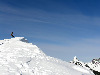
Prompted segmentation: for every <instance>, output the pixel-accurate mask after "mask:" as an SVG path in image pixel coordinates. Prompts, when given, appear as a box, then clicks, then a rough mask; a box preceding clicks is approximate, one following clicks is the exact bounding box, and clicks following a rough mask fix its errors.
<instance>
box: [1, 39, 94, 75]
mask: <svg viewBox="0 0 100 75" xmlns="http://www.w3.org/2000/svg"><path fill="white" fill-rule="evenodd" d="M0 75H94V74H93V73H91V72H90V71H89V70H87V69H85V68H82V67H80V66H76V65H73V64H70V63H68V62H65V61H62V60H60V59H56V58H53V57H49V56H47V55H45V53H43V52H42V51H41V50H40V49H39V48H38V47H37V46H36V45H33V44H32V43H28V41H27V39H25V38H24V37H15V38H12V39H4V40H0Z"/></svg>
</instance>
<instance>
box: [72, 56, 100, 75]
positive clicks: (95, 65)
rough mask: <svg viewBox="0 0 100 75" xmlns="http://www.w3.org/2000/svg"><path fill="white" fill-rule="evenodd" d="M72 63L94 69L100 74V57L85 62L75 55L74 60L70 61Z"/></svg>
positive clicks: (96, 73)
mask: <svg viewBox="0 0 100 75" xmlns="http://www.w3.org/2000/svg"><path fill="white" fill-rule="evenodd" d="M70 63H73V64H75V65H78V66H81V67H83V68H85V69H88V70H91V71H93V73H94V74H95V75H100V59H93V60H92V62H89V63H83V62H82V61H79V60H78V59H77V57H76V56H75V57H74V59H73V61H70ZM76 69H78V68H76Z"/></svg>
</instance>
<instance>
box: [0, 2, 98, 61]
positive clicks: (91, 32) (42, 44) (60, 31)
mask: <svg viewBox="0 0 100 75" xmlns="http://www.w3.org/2000/svg"><path fill="white" fill-rule="evenodd" d="M11 32H14V36H15V37H19V36H20V37H25V38H27V39H28V40H29V42H31V43H33V44H36V45H37V46H38V47H39V48H40V49H41V50H43V52H44V53H45V54H47V55H48V56H51V57H55V58H58V59H62V60H64V61H70V60H73V57H74V56H77V58H78V59H79V60H81V61H91V60H92V59H94V58H99V57H100V55H99V53H100V33H99V32H100V1H99V0H95V1H94V0H0V39H6V38H11Z"/></svg>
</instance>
